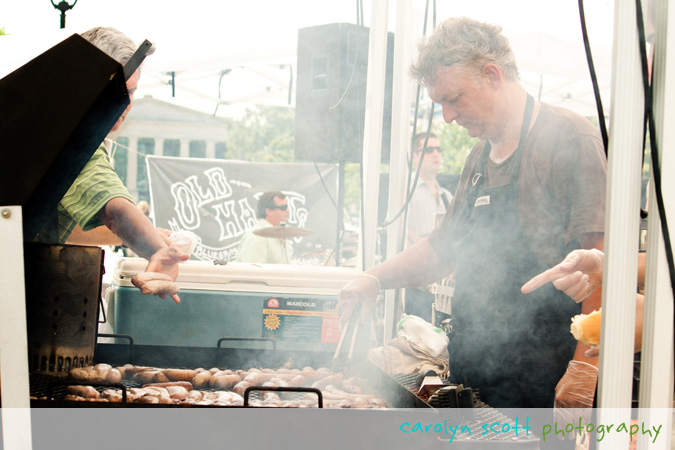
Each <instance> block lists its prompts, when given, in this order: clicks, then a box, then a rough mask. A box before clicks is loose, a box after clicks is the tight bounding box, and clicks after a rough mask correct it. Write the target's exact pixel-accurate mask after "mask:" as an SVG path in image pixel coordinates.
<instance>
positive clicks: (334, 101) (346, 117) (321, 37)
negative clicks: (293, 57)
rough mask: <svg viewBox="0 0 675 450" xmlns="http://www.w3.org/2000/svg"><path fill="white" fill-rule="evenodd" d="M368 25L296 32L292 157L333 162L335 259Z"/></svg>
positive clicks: (356, 145) (354, 148) (360, 113)
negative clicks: (335, 180) (335, 169)
mask: <svg viewBox="0 0 675 450" xmlns="http://www.w3.org/2000/svg"><path fill="white" fill-rule="evenodd" d="M368 41H369V29H368V28H366V27H362V26H359V25H355V24H349V23H335V24H327V25H319V26H315V27H309V28H302V29H300V30H299V31H298V52H297V55H298V61H297V86H296V100H295V159H296V160H298V161H312V162H325V163H333V162H337V163H338V165H339V175H338V201H337V207H338V214H337V217H338V219H337V220H338V226H337V242H336V247H335V264H336V265H339V264H340V258H341V250H340V249H341V247H342V235H343V232H344V214H343V209H344V181H345V164H346V163H347V162H354V163H361V160H362V158H361V149H362V148H363V135H364V130H363V126H364V121H365V104H366V81H367V71H368ZM393 48H394V35H393V34H392V33H389V36H388V41H387V67H386V80H385V104H384V117H383V124H382V161H388V160H389V147H390V142H391V90H392V72H393Z"/></svg>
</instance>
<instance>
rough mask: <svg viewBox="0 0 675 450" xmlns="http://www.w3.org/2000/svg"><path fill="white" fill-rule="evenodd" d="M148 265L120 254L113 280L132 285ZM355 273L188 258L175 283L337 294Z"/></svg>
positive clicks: (194, 286)
mask: <svg viewBox="0 0 675 450" xmlns="http://www.w3.org/2000/svg"><path fill="white" fill-rule="evenodd" d="M147 265H148V262H147V261H146V260H145V259H143V258H120V260H119V261H118V262H117V266H116V267H115V273H114V275H113V282H114V283H115V284H117V285H118V286H133V285H132V284H131V278H133V276H134V275H136V274H137V273H138V272H142V271H144V270H145V268H146V267H147ZM358 274H359V272H358V271H357V270H355V269H352V268H348V267H324V266H294V265H286V264H252V263H240V262H230V263H227V264H225V265H216V264H214V263H213V262H208V261H187V262H184V263H181V264H180V271H179V275H178V279H177V280H176V284H177V285H178V287H179V288H181V289H201V290H223V291H245V292H276V293H283V292H288V293H325V294H336V293H337V292H338V291H339V290H340V289H342V288H343V287H344V286H345V285H346V284H347V283H349V282H350V281H351V280H352V279H353V278H355V277H356V276H357V275H358Z"/></svg>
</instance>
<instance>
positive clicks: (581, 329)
mask: <svg viewBox="0 0 675 450" xmlns="http://www.w3.org/2000/svg"><path fill="white" fill-rule="evenodd" d="M600 311H601V310H600V309H599V310H597V311H593V312H592V313H590V314H578V315H576V316H574V317H572V325H571V326H570V332H571V333H572V335H573V336H574V338H575V339H576V340H578V341H581V342H583V343H584V344H586V345H591V346H597V345H599V344H600V321H601V319H602V314H601V312H600Z"/></svg>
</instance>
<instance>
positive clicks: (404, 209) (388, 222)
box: [380, 0, 436, 242]
mask: <svg viewBox="0 0 675 450" xmlns="http://www.w3.org/2000/svg"><path fill="white" fill-rule="evenodd" d="M428 17H429V0H427V3H426V7H425V10H424V24H423V25H422V34H423V35H425V36H426V34H427V26H428V22H427V19H428ZM432 26H433V28H436V0H434V4H433V24H432ZM421 89H422V87H421V86H420V85H419V84H418V85H417V97H416V98H415V111H414V113H413V116H414V118H413V127H412V128H413V133H412V137H411V139H410V148H411V150H412V151H414V150H415V149H414V146H415V138H416V131H417V114H418V111H419V106H420V97H421ZM434 106H435V105H434V103H433V102H432V103H431V111H430V114H429V125H428V126H427V132H426V138H425V140H424V147H426V146H427V142H429V133H430V131H431V123H432V121H433V118H434ZM424 147H423V148H424ZM423 161H424V154H422V158H420V161H419V163H418V167H417V171H416V173H415V182H414V184H412V185H411V178H412V173H413V171H412V158H410V156H408V182H407V184H406V201H405V203H404V204H403V206H401V209H400V210H399V211H398V212H397V213H396V215H395V216H394V218H393V219H390V220H386V219H385V221H384V222H383V223H382V224H380V227H382V228H386V227H388V226H390V225H391V224H392V223H394V222H395V221H396V219H398V218H399V217H400V216H401V214H403V213H404V212H405V213H406V216H405V217H404V220H403V236H402V241H403V242H405V235H406V227H407V223H406V222H407V219H408V217H407V212H408V211H407V209H408V205H409V204H410V199H411V198H412V196H413V194H414V193H415V189H416V187H417V181H418V179H419V173H420V168H421V167H422V162H423Z"/></svg>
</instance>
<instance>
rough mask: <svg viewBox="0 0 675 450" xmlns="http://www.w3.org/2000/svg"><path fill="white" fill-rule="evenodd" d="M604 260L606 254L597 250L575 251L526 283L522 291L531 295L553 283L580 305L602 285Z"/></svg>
mask: <svg viewBox="0 0 675 450" xmlns="http://www.w3.org/2000/svg"><path fill="white" fill-rule="evenodd" d="M603 259H604V253H603V252H601V251H600V250H597V249H590V250H574V251H573V252H571V253H570V254H569V255H567V257H566V258H565V259H564V260H563V261H562V262H561V263H560V264H558V265H557V266H554V267H552V268H550V269H548V270H547V271H545V272H542V273H540V274H539V275H537V276H536V277H534V278H532V279H531V280H530V281H528V282H527V283H525V284H524V285H523V287H522V288H521V291H522V292H523V294H529V293H530V292H532V291H534V290H535V289H539V288H540V287H541V286H543V285H545V284H546V283H549V282H551V281H552V282H553V286H555V287H556V289H558V290H560V291H563V292H565V294H567V295H568V296H570V297H571V298H572V299H574V301H575V302H577V303H579V302H581V301H583V300H585V299H586V298H587V297H588V296H589V295H591V293H593V291H594V290H595V288H597V287H598V286H600V285H601V284H602V264H603Z"/></svg>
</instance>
